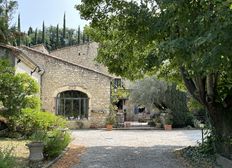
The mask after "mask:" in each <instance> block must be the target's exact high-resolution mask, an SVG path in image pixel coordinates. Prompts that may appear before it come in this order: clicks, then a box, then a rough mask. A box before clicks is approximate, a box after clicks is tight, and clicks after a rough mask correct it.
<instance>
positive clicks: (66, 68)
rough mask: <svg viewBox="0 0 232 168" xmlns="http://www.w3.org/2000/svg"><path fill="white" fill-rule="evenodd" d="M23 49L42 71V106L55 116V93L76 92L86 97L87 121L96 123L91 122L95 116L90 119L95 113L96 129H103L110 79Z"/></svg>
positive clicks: (46, 55) (107, 105)
mask: <svg viewBox="0 0 232 168" xmlns="http://www.w3.org/2000/svg"><path fill="white" fill-rule="evenodd" d="M23 50H24V53H25V54H27V55H28V56H29V57H30V59H32V60H33V61H34V62H36V63H37V64H38V65H39V66H40V67H41V68H43V69H44V71H45V73H44V74H43V75H42V80H41V81H42V83H41V92H42V93H41V99H42V107H43V108H44V109H45V110H46V111H51V112H53V113H55V110H56V109H55V108H56V102H55V100H56V96H57V94H58V93H60V92H63V91H67V90H78V91H81V92H84V93H86V94H87V95H88V97H89V120H90V121H96V120H98V119H99V117H96V119H95V116H98V115H95V114H94V115H93V116H92V112H94V113H96V112H97V113H98V112H99V113H101V116H102V119H99V121H98V127H99V126H103V124H104V123H103V121H104V116H105V115H106V114H108V111H109V105H110V81H111V77H110V76H107V75H104V74H102V73H100V72H96V71H93V70H91V69H88V68H87V69H86V68H83V67H81V66H78V65H75V64H72V63H69V62H65V61H63V60H61V59H59V58H56V57H53V56H51V55H48V54H45V53H40V52H37V51H35V50H33V49H30V48H27V47H23ZM99 123H100V124H99Z"/></svg>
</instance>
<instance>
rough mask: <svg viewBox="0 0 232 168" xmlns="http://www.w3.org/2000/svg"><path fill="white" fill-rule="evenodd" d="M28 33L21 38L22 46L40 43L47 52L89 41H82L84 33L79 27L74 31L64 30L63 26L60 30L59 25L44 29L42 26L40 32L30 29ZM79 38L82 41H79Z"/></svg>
mask: <svg viewBox="0 0 232 168" xmlns="http://www.w3.org/2000/svg"><path fill="white" fill-rule="evenodd" d="M64 19H65V17H64ZM28 32H29V33H28V34H24V36H23V37H22V44H24V45H27V46H31V45H36V44H41V43H42V44H44V45H45V47H46V48H47V49H48V50H49V51H52V50H55V49H58V48H62V47H65V46H71V45H77V44H78V45H79V44H84V43H86V42H89V40H88V41H86V40H84V41H83V39H84V38H85V37H83V36H84V32H81V30H80V28H79V27H78V30H76V29H70V28H67V27H65V28H64V25H63V27H62V28H59V25H57V26H49V27H46V26H45V25H44V24H43V27H42V30H41V29H38V30H37V29H36V30H33V29H32V28H31V27H30V28H29V30H28ZM81 38H82V40H80V39H81Z"/></svg>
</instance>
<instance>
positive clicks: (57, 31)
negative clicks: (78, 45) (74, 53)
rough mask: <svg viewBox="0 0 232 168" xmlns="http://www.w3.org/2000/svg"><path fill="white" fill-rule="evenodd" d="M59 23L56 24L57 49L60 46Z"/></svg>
mask: <svg viewBox="0 0 232 168" xmlns="http://www.w3.org/2000/svg"><path fill="white" fill-rule="evenodd" d="M59 40H60V38H59V24H57V26H56V49H57V48H59Z"/></svg>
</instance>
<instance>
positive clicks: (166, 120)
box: [164, 113, 173, 125]
mask: <svg viewBox="0 0 232 168" xmlns="http://www.w3.org/2000/svg"><path fill="white" fill-rule="evenodd" d="M164 124H167V125H172V124H173V116H172V114H171V113H167V114H165V116H164Z"/></svg>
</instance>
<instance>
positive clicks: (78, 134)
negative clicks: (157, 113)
mask: <svg viewBox="0 0 232 168" xmlns="http://www.w3.org/2000/svg"><path fill="white" fill-rule="evenodd" d="M72 134H73V136H74V137H75V139H74V141H73V144H76V145H83V146H85V147H86V149H87V150H86V152H85V153H84V154H83V155H82V156H81V157H80V163H79V164H78V165H75V166H73V167H72V168H184V166H183V165H182V164H181V162H180V161H179V160H178V159H176V157H175V155H174V154H173V151H174V150H176V149H178V148H182V147H186V146H189V145H196V142H197V140H199V141H200V140H201V131H199V130H173V131H163V130H113V131H105V130H79V131H73V133H72Z"/></svg>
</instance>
